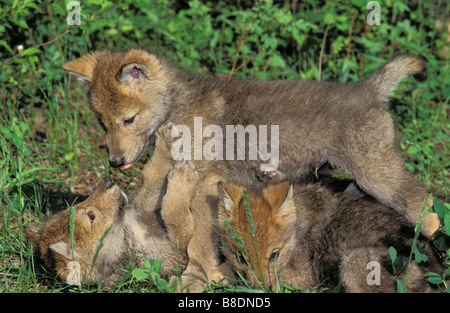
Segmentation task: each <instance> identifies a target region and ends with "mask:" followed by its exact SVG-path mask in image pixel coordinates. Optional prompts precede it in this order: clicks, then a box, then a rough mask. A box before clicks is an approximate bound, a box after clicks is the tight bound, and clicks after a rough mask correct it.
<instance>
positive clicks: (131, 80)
mask: <svg viewBox="0 0 450 313" xmlns="http://www.w3.org/2000/svg"><path fill="white" fill-rule="evenodd" d="M117 80H118V81H120V82H125V83H127V84H129V85H133V84H135V83H138V82H143V81H148V80H150V78H149V69H148V67H147V66H146V65H144V64H140V63H129V64H127V65H124V66H123V67H122V68H121V69H120V71H119V73H118V74H117Z"/></svg>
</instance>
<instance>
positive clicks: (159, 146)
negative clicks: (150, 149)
mask: <svg viewBox="0 0 450 313" xmlns="http://www.w3.org/2000/svg"><path fill="white" fill-rule="evenodd" d="M179 138H180V136H179V132H178V131H177V129H176V126H175V124H173V123H172V122H168V123H166V124H164V125H163V126H161V127H160V128H159V129H158V131H157V132H156V142H155V152H157V153H161V154H164V155H166V156H168V157H171V158H172V159H174V160H175V161H178V160H179V159H180V158H179V157H178V155H173V153H172V146H173V144H174V143H175V141H177V140H178V139H179Z"/></svg>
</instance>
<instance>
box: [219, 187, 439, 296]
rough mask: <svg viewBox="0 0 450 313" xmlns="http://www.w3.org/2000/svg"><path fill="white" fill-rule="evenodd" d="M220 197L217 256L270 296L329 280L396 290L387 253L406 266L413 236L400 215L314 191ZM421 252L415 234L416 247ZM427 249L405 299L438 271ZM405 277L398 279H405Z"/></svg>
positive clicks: (227, 191)
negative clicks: (280, 287)
mask: <svg viewBox="0 0 450 313" xmlns="http://www.w3.org/2000/svg"><path fill="white" fill-rule="evenodd" d="M219 193H220V202H219V212H218V220H217V225H216V226H217V227H216V230H217V232H218V235H219V238H220V242H221V248H222V252H223V253H224V255H225V257H226V259H227V263H228V264H230V265H231V266H232V268H233V269H234V270H236V271H239V272H240V273H241V275H244V276H246V279H247V280H249V281H260V282H261V284H265V287H267V288H269V289H275V288H276V286H277V284H280V285H281V282H286V283H288V284H290V285H294V286H297V287H299V288H302V289H311V288H313V287H314V286H317V285H318V284H319V283H321V282H323V281H325V280H326V282H327V283H330V284H331V285H334V286H336V285H340V286H342V287H343V290H344V291H346V292H395V291H396V281H395V277H394V274H393V266H392V263H391V260H390V257H389V255H388V249H389V247H390V246H393V247H394V248H395V249H396V250H397V252H398V256H397V259H398V260H402V261H403V262H404V264H406V262H407V261H408V258H409V253H410V251H411V245H412V242H413V239H414V235H415V234H414V228H413V227H412V226H411V225H410V223H409V222H408V221H407V220H406V219H405V217H404V216H402V215H400V214H399V213H398V212H395V211H394V210H391V209H388V208H387V207H385V206H383V205H381V204H379V203H377V202H375V201H372V200H369V199H367V198H360V197H355V196H352V195H349V194H345V193H334V192H332V191H331V190H329V189H327V188H325V187H323V186H321V185H319V184H296V185H291V184H290V183H288V182H284V183H280V184H277V185H271V186H269V187H266V188H264V189H262V190H261V189H259V190H249V191H248V194H247V195H248V196H249V200H248V198H244V196H243V189H242V187H238V186H236V185H228V184H226V183H220V185H219ZM245 201H249V202H248V204H249V206H248V204H244V202H245ZM248 208H249V210H250V212H251V213H250V214H251V221H252V224H251V225H252V226H250V223H249V220H250V219H249V212H248ZM252 227H253V228H252ZM426 245H427V240H426V238H425V237H424V236H423V235H419V242H418V246H419V247H423V246H426ZM427 249H428V250H427V251H426V254H427V256H428V261H427V262H426V263H421V264H418V263H417V262H415V261H413V262H412V263H411V266H410V269H409V275H408V278H407V286H406V287H407V291H408V292H428V291H432V290H433V289H432V287H431V286H430V285H429V284H428V283H427V281H426V279H425V278H424V277H423V274H425V273H427V272H430V271H435V272H437V273H440V272H442V271H443V268H441V267H440V266H441V265H440V263H439V261H438V259H437V257H436V256H435V254H434V253H435V252H434V251H433V250H432V247H431V246H427ZM397 262H398V261H397ZM397 269H399V267H397ZM222 270H223V269H222ZM372 270H374V272H373V273H371V271H372ZM375 270H376V271H377V272H375ZM404 272H405V271H404ZM404 272H403V273H402V274H400V275H399V276H398V278H399V279H402V280H405V277H404V276H405V274H404ZM395 274H397V273H395Z"/></svg>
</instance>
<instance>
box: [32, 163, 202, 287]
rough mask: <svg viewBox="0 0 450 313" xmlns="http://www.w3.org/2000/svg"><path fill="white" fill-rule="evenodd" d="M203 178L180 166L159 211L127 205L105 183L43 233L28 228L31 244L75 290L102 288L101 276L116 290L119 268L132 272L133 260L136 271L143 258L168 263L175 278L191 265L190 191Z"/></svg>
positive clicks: (53, 219)
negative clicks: (95, 285)
mask: <svg viewBox="0 0 450 313" xmlns="http://www.w3.org/2000/svg"><path fill="white" fill-rule="evenodd" d="M197 178H198V175H197V174H196V172H195V169H194V168H193V167H192V165H191V164H189V163H187V162H184V161H180V162H178V163H176V164H175V166H174V168H173V169H172V170H171V171H170V172H169V174H168V185H167V192H166V194H165V195H164V197H163V199H162V209H161V210H153V211H152V210H149V209H143V208H142V207H143V206H144V204H142V203H141V204H140V205H139V201H137V202H136V203H134V204H133V203H131V204H128V205H127V203H128V199H127V197H126V195H125V194H124V193H123V192H122V191H121V190H120V188H119V187H118V186H117V185H116V184H115V183H114V181H113V180H112V179H110V178H105V179H103V180H102V181H101V182H100V183H99V184H98V186H97V188H96V189H95V191H94V192H93V193H92V194H91V195H90V196H89V198H88V199H86V200H85V201H84V202H82V203H80V204H78V205H76V206H75V207H72V208H68V209H65V210H64V211H61V212H59V213H56V214H54V215H53V216H52V217H50V219H49V220H48V221H46V222H45V223H44V224H43V225H42V226H41V227H40V228H35V227H32V226H29V227H27V228H26V238H27V241H28V242H30V243H31V244H32V245H33V248H34V250H35V252H36V253H37V254H38V255H39V257H40V258H41V259H42V260H43V261H44V265H45V266H46V267H48V268H50V269H52V270H55V272H56V273H57V274H58V276H59V277H60V278H61V279H62V280H64V281H66V282H68V283H71V284H80V283H84V284H89V283H91V282H97V279H98V277H99V276H100V277H101V280H103V281H104V284H105V285H107V286H111V285H112V284H114V283H115V282H116V281H118V280H119V279H120V278H121V275H120V273H119V272H118V271H117V270H116V268H126V267H127V262H128V261H127V260H129V259H130V258H129V257H128V255H129V254H131V255H130V256H131V259H132V261H133V262H134V263H133V265H134V266H135V267H138V266H140V265H141V261H142V258H143V256H145V258H146V259H159V260H162V261H163V262H164V263H163V271H164V272H165V273H167V274H170V273H171V270H178V269H181V268H183V267H185V266H186V264H187V259H188V257H187V252H186V249H187V244H188V241H189V238H190V237H191V235H192V231H193V229H192V225H193V221H192V216H191V214H190V213H189V208H190V200H189V199H190V196H191V194H192V192H193V191H192V190H191V189H190V188H189V187H187V186H191V183H194V184H195V181H196V179H197ZM186 182H189V184H187V183H186ZM140 206H141V207H140ZM166 208H167V210H166ZM71 220H72V222H70V221H71ZM71 223H72V225H73V226H70V225H71ZM72 227H73V246H72V243H71V242H72V241H71V234H70V232H71V228H72ZM100 245H102V246H101V247H100ZM97 253H98V254H97ZM96 254H97V255H96Z"/></svg>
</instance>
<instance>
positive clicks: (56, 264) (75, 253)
mask: <svg viewBox="0 0 450 313" xmlns="http://www.w3.org/2000/svg"><path fill="white" fill-rule="evenodd" d="M127 202H128V200H127V197H126V195H125V194H124V193H123V192H122V191H121V190H120V188H119V187H118V186H117V185H116V184H115V183H114V181H113V180H112V179H110V178H105V179H103V180H102V181H101V182H100V183H99V184H98V186H97V188H96V189H95V190H94V192H93V193H92V194H91V195H90V196H89V198H88V199H86V200H85V201H83V202H82V203H80V204H77V205H76V206H74V207H70V208H67V209H65V210H64V211H61V212H58V213H56V214H54V215H53V216H52V217H50V218H49V219H48V220H47V221H46V222H45V223H44V224H43V225H42V227H40V228H35V227H33V226H28V227H27V228H26V229H25V235H26V240H27V241H28V242H29V243H31V244H32V245H33V249H34V251H35V252H36V253H37V254H38V255H39V257H40V258H41V259H42V260H43V261H44V264H45V266H46V267H47V268H49V269H51V270H54V271H55V272H56V273H57V274H58V275H59V277H60V278H61V279H62V280H64V281H66V282H67V283H70V284H80V283H82V282H84V283H89V282H92V281H95V280H96V278H97V275H98V273H99V268H98V267H99V265H98V264H99V263H102V262H103V261H104V256H106V257H108V258H109V257H111V255H112V254H114V252H117V251H115V250H118V249H113V250H114V252H113V251H110V250H108V249H109V248H110V247H108V246H109V244H108V242H107V241H114V238H112V237H114V235H111V233H110V232H109V231H110V230H111V226H112V225H113V224H114V223H115V222H117V219H118V218H120V216H122V215H121V214H120V212H121V211H122V210H121V208H123V207H124V206H125V205H126V204H127ZM105 240H106V241H105ZM100 242H102V243H103V244H104V246H103V248H101V247H100ZM112 244H113V245H115V246H116V247H117V246H118V243H117V242H113V243H112ZM100 248H101V249H100ZM94 261H96V262H94Z"/></svg>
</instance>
